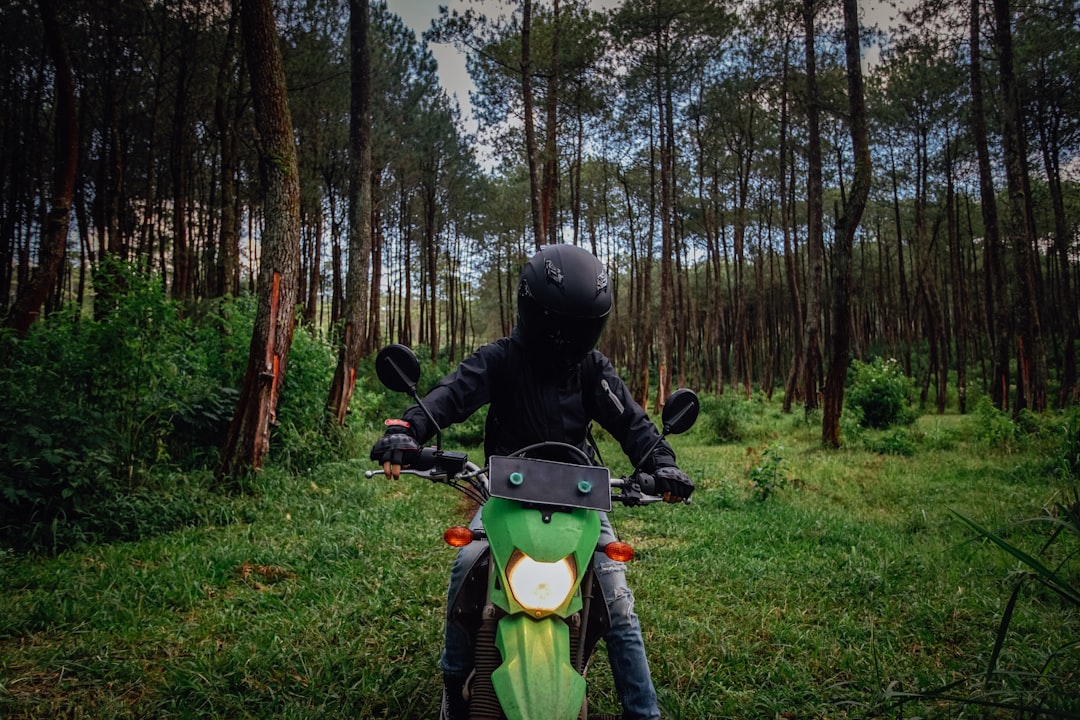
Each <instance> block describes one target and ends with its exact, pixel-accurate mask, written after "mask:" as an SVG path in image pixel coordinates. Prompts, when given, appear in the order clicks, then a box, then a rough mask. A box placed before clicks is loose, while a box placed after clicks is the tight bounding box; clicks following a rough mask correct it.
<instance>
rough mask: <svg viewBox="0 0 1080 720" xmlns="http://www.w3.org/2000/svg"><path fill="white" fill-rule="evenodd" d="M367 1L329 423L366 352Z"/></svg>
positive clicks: (357, 40)
mask: <svg viewBox="0 0 1080 720" xmlns="http://www.w3.org/2000/svg"><path fill="white" fill-rule="evenodd" d="M369 30H370V19H369V15H368V0H350V2H349V37H350V42H351V53H352V58H351V66H352V73H353V76H352V94H351V107H350V117H349V149H350V151H351V152H350V157H351V163H352V172H351V173H350V184H349V268H348V271H347V274H346V278H345V312H344V320H345V337H344V338H343V344H342V347H341V350H340V352H339V353H338V362H337V368H336V369H335V370H334V379H333V381H332V383H331V385H330V396H329V398H328V400H327V402H326V409H327V414H328V416H329V418H330V420H331V422H332V423H335V424H337V425H338V426H341V425H344V424H345V417H346V414H347V413H348V412H349V403H350V401H351V400H352V394H353V390H354V388H355V387H356V369H357V366H358V365H359V364H360V360H361V358H363V357H364V355H365V354H367V350H368V348H367V347H366V345H367V334H368V328H367V320H368V305H369V298H368V282H369V276H368V262H369V260H370V259H371V121H370V115H371V111H370V104H371V103H370V98H371V47H370V44H369V43H370V32H369Z"/></svg>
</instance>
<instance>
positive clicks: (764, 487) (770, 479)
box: [747, 444, 787, 502]
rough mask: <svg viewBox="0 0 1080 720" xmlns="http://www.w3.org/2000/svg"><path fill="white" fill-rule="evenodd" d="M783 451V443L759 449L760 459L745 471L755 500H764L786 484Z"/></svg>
mask: <svg viewBox="0 0 1080 720" xmlns="http://www.w3.org/2000/svg"><path fill="white" fill-rule="evenodd" d="M783 453H784V446H783V445H776V444H773V445H769V446H768V447H767V448H765V449H764V450H762V451H761V456H760V461H759V462H758V463H756V464H755V465H754V466H753V467H752V468H750V471H749V472H748V473H747V477H748V478H749V480H750V492H751V494H752V495H753V497H754V499H755V500H760V501H762V502H764V501H765V500H768V499H769V497H770V496H771V495H774V494H776V493H777V492H779V491H780V490H783V489H784V488H785V487H786V486H787V475H786V473H785V471H784V467H783V465H784V456H783Z"/></svg>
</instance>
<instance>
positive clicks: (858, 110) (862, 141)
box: [821, 0, 871, 447]
mask: <svg viewBox="0 0 1080 720" xmlns="http://www.w3.org/2000/svg"><path fill="white" fill-rule="evenodd" d="M844 48H845V51H846V52H845V56H846V58H847V81H848V111H849V113H850V117H849V119H848V121H849V123H850V132H851V145H852V150H853V151H854V153H855V169H854V172H855V180H854V182H853V183H852V186H851V196H850V197H849V198H848V201H847V203H846V204H845V206H844V209H843V212H842V214H841V215H840V217H839V218H838V219H837V222H836V246H835V248H834V249H833V263H832V268H833V270H832V272H833V276H832V280H833V282H832V333H831V338H830V343H829V348H830V349H829V375H828V378H827V379H826V381H825V392H824V402H823V405H824V407H823V413H822V421H821V438H822V441H823V443H824V444H825V445H826V446H828V447H839V446H840V442H841V437H840V414H841V412H842V410H843V407H844V386H845V384H846V381H847V371H848V365H849V363H850V358H849V357H848V351H849V349H850V347H851V258H852V247H853V245H854V242H855V231H856V229H858V227H859V222H860V220H861V219H862V214H863V210H865V209H866V200H867V198H868V197H869V195H870V175H871V172H870V171H871V166H870V137H869V133H868V130H867V122H866V102H865V100H864V96H863V80H862V69H861V67H860V57H859V7H858V3H857V2H856V0H844Z"/></svg>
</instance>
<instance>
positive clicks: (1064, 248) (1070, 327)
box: [1036, 82, 1080, 407]
mask: <svg viewBox="0 0 1080 720" xmlns="http://www.w3.org/2000/svg"><path fill="white" fill-rule="evenodd" d="M1052 92H1053V90H1052V89H1051V88H1049V87H1046V83H1043V82H1040V87H1039V90H1038V92H1037V93H1036V96H1037V98H1038V101H1037V107H1036V115H1037V117H1036V125H1037V129H1038V134H1039V148H1040V150H1041V152H1042V160H1043V169H1044V171H1045V172H1046V183H1047V188H1048V189H1049V191H1050V203H1051V207H1052V208H1053V213H1054V252H1055V253H1056V254H1057V260H1058V265H1060V267H1061V287H1060V290H1059V291H1058V293H1057V297H1058V304H1059V307H1060V308H1061V309H1062V318H1061V329H1062V334H1063V335H1064V337H1063V343H1062V344H1063V348H1062V350H1063V352H1062V358H1061V365H1062V367H1061V387H1060V388H1059V390H1058V398H1057V404H1058V407H1065V406H1066V405H1072V404H1074V403H1076V402H1077V400H1080V397H1078V395H1080V384H1078V381H1077V373H1076V340H1077V337H1078V329H1077V321H1076V297H1075V296H1074V295H1073V290H1072V286H1073V278H1072V274H1073V272H1072V263H1071V260H1070V254H1071V251H1070V247H1069V245H1070V240H1071V239H1070V236H1069V219H1068V215H1067V214H1066V211H1065V193H1064V189H1063V188H1062V182H1061V156H1062V154H1063V153H1062V149H1061V137H1060V135H1061V123H1062V121H1063V117H1062V115H1063V113H1062V111H1061V109H1060V108H1059V107H1047V106H1048V105H1051V102H1050V98H1051V97H1052V95H1051V93H1052Z"/></svg>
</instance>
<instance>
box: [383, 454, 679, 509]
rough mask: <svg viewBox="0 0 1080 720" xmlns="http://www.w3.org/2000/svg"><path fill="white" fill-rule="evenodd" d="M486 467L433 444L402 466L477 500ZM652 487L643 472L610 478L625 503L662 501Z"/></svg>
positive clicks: (616, 498) (483, 490)
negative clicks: (409, 462)
mask: <svg viewBox="0 0 1080 720" xmlns="http://www.w3.org/2000/svg"><path fill="white" fill-rule="evenodd" d="M487 471H488V468H486V467H480V466H479V465H477V464H476V463H473V462H470V461H469V460H468V457H467V456H466V455H465V453H459V452H450V451H444V450H439V449H437V448H433V447H427V448H423V449H421V450H420V451H419V452H418V453H417V455H416V457H415V458H414V459H413V462H412V463H411V464H410V465H409V466H408V467H403V468H401V474H402V475H412V476H414V477H418V478H424V479H426V480H430V481H431V482H433V483H441V484H444V485H449V486H451V487H453V488H455V489H456V490H458V491H460V492H462V493H463V494H465V495H467V496H468V497H470V498H471V499H473V500H475V501H476V502H477V503H479V504H483V503H484V502H485V501H486V500H487V498H488V480H487ZM382 474H384V471H383V470H382V469H381V468H379V469H373V470H366V471H364V477H365V478H369V479H370V478H374V477H377V476H379V475H382ZM655 488H656V483H655V480H654V479H653V477H652V476H651V475H648V474H646V473H635V474H634V475H631V476H627V477H619V478H612V479H611V500H612V502H621V503H622V504H623V505H627V506H637V505H651V504H653V503H657V502H663V501H664V498H663V497H661V496H659V495H656V494H655ZM616 491H617V492H616Z"/></svg>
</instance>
